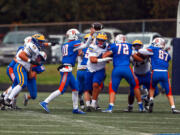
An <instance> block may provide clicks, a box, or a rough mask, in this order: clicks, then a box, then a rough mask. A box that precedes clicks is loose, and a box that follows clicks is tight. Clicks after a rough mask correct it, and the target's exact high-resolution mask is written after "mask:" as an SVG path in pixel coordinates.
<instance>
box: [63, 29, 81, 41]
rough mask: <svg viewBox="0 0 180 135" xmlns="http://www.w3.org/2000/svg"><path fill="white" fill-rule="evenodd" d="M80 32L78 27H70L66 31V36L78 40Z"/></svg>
mask: <svg viewBox="0 0 180 135" xmlns="http://www.w3.org/2000/svg"><path fill="white" fill-rule="evenodd" d="M79 34H80V32H79V31H78V30H77V29H74V28H73V29H69V30H68V31H67V32H66V36H67V39H68V40H78V35H79Z"/></svg>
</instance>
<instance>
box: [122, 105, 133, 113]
mask: <svg viewBox="0 0 180 135" xmlns="http://www.w3.org/2000/svg"><path fill="white" fill-rule="evenodd" d="M123 111H124V112H133V107H132V106H128V107H127V108H126V109H124V110H123Z"/></svg>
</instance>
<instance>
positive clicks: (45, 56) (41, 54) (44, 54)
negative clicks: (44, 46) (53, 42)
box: [39, 51, 47, 61]
mask: <svg viewBox="0 0 180 135" xmlns="http://www.w3.org/2000/svg"><path fill="white" fill-rule="evenodd" d="M39 55H40V56H41V58H42V59H43V61H46V60H47V54H46V53H45V52H44V51H40V52H39Z"/></svg>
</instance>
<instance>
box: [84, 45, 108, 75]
mask: <svg viewBox="0 0 180 135" xmlns="http://www.w3.org/2000/svg"><path fill="white" fill-rule="evenodd" d="M106 51H107V47H106V48H104V49H103V48H100V47H98V46H97V45H94V44H91V45H90V46H89V48H88V52H89V57H88V62H87V69H88V70H89V71H90V72H96V71H98V70H101V69H103V68H105V65H106V62H99V63H91V61H90V57H91V56H95V57H99V58H101V56H102V54H103V53H105V52H106Z"/></svg>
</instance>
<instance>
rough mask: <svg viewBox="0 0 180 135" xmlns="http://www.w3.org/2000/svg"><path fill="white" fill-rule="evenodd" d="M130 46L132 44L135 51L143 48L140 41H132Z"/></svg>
mask: <svg viewBox="0 0 180 135" xmlns="http://www.w3.org/2000/svg"><path fill="white" fill-rule="evenodd" d="M132 44H133V47H134V49H135V50H139V49H140V48H142V47H143V43H142V41H141V40H135V41H133V43H132Z"/></svg>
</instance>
